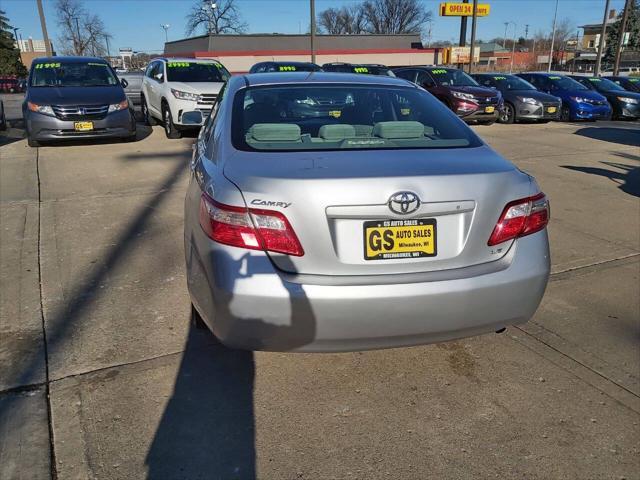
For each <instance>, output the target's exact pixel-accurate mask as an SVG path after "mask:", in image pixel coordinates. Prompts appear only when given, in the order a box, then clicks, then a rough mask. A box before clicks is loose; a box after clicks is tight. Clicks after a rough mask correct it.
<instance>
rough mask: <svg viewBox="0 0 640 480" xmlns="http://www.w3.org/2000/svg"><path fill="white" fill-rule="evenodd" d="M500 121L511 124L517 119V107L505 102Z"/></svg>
mask: <svg viewBox="0 0 640 480" xmlns="http://www.w3.org/2000/svg"><path fill="white" fill-rule="evenodd" d="M498 121H499V122H500V123H506V124H509V125H511V124H512V123H515V121H516V109H515V108H514V107H513V105H511V104H510V103H505V104H504V111H503V112H502V113H501V114H500V117H499V119H498Z"/></svg>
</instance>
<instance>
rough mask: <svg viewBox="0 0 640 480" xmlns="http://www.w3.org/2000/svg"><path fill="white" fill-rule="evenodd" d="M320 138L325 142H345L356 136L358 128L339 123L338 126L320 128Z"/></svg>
mask: <svg viewBox="0 0 640 480" xmlns="http://www.w3.org/2000/svg"><path fill="white" fill-rule="evenodd" d="M318 136H319V137H321V138H324V139H325V140H334V141H335V140H344V139H345V138H353V137H355V136H356V128H355V127H354V126H353V125H347V124H345V123H339V124H337V125H323V126H321V127H320V131H319V132H318Z"/></svg>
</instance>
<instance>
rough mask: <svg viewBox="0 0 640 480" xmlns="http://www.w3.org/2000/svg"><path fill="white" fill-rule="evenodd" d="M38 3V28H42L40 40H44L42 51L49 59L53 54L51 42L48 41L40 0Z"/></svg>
mask: <svg viewBox="0 0 640 480" xmlns="http://www.w3.org/2000/svg"><path fill="white" fill-rule="evenodd" d="M37 1H38V15H39V16H40V28H42V39H43V40H44V49H45V54H46V55H47V57H50V56H51V55H52V54H53V52H52V51H51V42H50V41H49V34H48V33H47V21H46V20H45V18H44V9H43V8H42V0H37Z"/></svg>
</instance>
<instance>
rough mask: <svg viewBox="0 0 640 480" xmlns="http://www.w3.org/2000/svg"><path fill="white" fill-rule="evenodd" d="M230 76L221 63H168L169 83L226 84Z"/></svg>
mask: <svg viewBox="0 0 640 480" xmlns="http://www.w3.org/2000/svg"><path fill="white" fill-rule="evenodd" d="M230 76H231V74H230V73H229V72H228V71H227V69H226V68H224V67H223V66H222V64H220V63H202V62H183V61H178V62H167V80H168V81H169V82H226V81H227V80H228V79H229V77H230Z"/></svg>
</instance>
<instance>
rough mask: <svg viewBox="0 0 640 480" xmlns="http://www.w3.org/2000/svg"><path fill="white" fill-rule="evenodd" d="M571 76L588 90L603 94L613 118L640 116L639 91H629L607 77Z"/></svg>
mask: <svg viewBox="0 0 640 480" xmlns="http://www.w3.org/2000/svg"><path fill="white" fill-rule="evenodd" d="M571 78H573V79H574V80H576V81H578V82H580V83H581V84H582V85H584V86H585V87H587V88H589V89H590V90H595V91H596V92H598V93H599V94H601V95H604V96H605V97H606V98H607V101H608V102H609V104H610V105H611V109H612V110H613V118H616V119H630V120H636V119H638V118H640V93H636V92H629V91H628V90H625V89H624V88H622V87H621V86H620V85H618V84H617V83H615V82H612V81H611V80H609V79H607V78H602V77H581V76H579V75H572V76H571Z"/></svg>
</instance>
